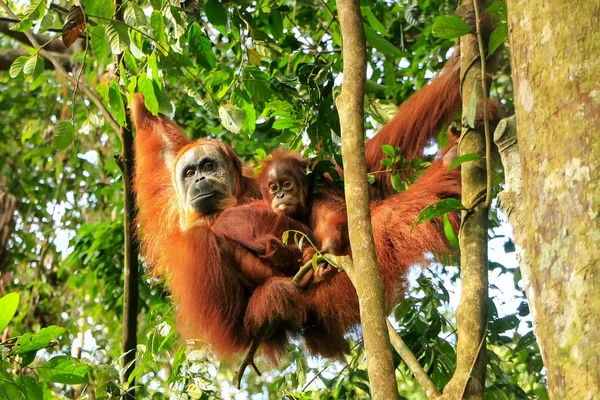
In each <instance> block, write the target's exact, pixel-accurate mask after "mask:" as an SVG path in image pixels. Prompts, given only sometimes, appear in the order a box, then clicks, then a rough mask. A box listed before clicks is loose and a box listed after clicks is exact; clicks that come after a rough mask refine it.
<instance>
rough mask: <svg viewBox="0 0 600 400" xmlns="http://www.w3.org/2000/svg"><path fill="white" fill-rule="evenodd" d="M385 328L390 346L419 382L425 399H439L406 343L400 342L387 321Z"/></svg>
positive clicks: (427, 376) (398, 336)
mask: <svg viewBox="0 0 600 400" xmlns="http://www.w3.org/2000/svg"><path fill="white" fill-rule="evenodd" d="M387 328H388V333H389V335H390V340H391V342H392V346H394V349H395V350H396V352H397V353H398V355H399V356H400V358H401V359H402V361H404V364H406V366H407V367H408V369H409V370H410V372H412V374H413V376H414V377H415V379H416V380H417V382H419V385H421V387H422V388H423V390H425V394H426V395H427V398H428V399H437V398H438V397H440V396H441V394H440V392H438V390H437V388H436V387H435V385H434V384H433V381H432V380H431V378H429V375H427V372H425V370H423V367H421V364H419V361H418V360H417V358H416V357H415V355H414V354H413V352H412V351H410V349H409V348H408V346H407V345H406V343H404V340H402V338H401V337H400V335H399V334H398V332H396V330H395V329H394V327H393V326H392V324H391V323H390V321H389V319H388V320H387Z"/></svg>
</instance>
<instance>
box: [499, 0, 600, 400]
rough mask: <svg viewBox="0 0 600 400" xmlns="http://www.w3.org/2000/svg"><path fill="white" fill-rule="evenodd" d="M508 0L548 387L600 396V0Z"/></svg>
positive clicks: (528, 268)
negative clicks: (568, 0)
mask: <svg viewBox="0 0 600 400" xmlns="http://www.w3.org/2000/svg"><path fill="white" fill-rule="evenodd" d="M507 3H508V17H509V18H508V19H509V39H510V43H511V63H512V70H513V82H514V86H515V107H516V116H517V128H518V129H517V134H518V139H519V151H520V161H521V169H522V184H523V210H524V211H523V224H524V227H525V228H524V238H523V239H524V240H522V241H521V242H522V245H523V247H524V248H525V251H526V254H527V260H528V262H527V263H526V264H524V265H522V266H521V268H522V273H523V281H524V284H525V287H526V292H527V297H528V299H529V302H530V308H531V310H532V316H533V320H534V327H535V332H536V335H537V338H538V342H539V345H540V350H541V352H542V357H543V359H544V364H545V366H546V368H547V376H548V385H549V393H550V397H551V398H555V399H594V398H600V372H599V371H600V368H599V366H600V330H599V329H598V325H599V323H600V291H599V288H600V218H599V212H600V184H599V182H600V84H599V78H598V77H599V76H600V57H599V54H600V2H598V1H573V2H564V1H559V0H527V1H525V0H508V1H507Z"/></svg>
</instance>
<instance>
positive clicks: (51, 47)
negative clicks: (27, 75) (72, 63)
mask: <svg viewBox="0 0 600 400" xmlns="http://www.w3.org/2000/svg"><path fill="white" fill-rule="evenodd" d="M14 21H16V22H19V20H18V19H15V20H14ZM14 24H15V22H8V21H0V33H2V34H4V35H6V36H9V37H11V38H13V39H15V40H16V41H19V42H21V43H23V44H26V45H27V46H31V47H35V46H34V45H33V44H32V43H31V40H29V38H28V37H27V34H25V33H23V32H16V31H11V30H10V27H11V26H13V25H14ZM31 35H32V36H33V37H34V38H35V41H36V42H37V43H48V44H47V45H45V46H44V49H46V50H48V51H52V52H54V53H71V51H70V50H69V49H67V46H65V45H64V43H63V42H62V41H60V40H52V38H51V37H49V36H46V35H34V34H31ZM51 40H52V41H51Z"/></svg>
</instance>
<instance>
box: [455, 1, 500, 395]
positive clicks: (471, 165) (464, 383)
mask: <svg viewBox="0 0 600 400" xmlns="http://www.w3.org/2000/svg"><path fill="white" fill-rule="evenodd" d="M459 8H460V9H461V10H460V14H463V15H467V14H470V13H473V14H474V13H475V11H474V10H475V8H474V4H473V2H472V1H470V0H465V1H462V2H461V5H460V7H459ZM457 12H458V10H457ZM460 52H461V59H460V68H461V97H462V101H463V107H462V115H463V128H462V132H461V137H460V141H459V146H458V155H459V156H462V155H465V154H469V153H476V154H478V155H479V156H480V158H479V159H477V160H473V161H469V162H466V163H463V164H462V166H461V183H462V203H463V205H464V206H465V207H466V208H467V209H468V211H466V212H465V211H463V213H462V222H461V227H460V234H459V244H460V265H461V274H460V276H461V280H462V288H461V296H460V303H459V305H458V309H457V310H456V328H457V330H458V342H457V350H456V356H457V358H456V371H455V372H454V375H453V376H452V379H451V380H450V382H449V383H448V385H446V387H445V388H444V398H445V399H463V398H464V399H473V400H474V399H482V398H483V392H484V388H485V373H486V362H487V357H486V346H485V338H486V328H487V309H488V254H487V245H488V233H487V231H488V211H489V208H488V205H487V204H488V203H487V201H486V199H487V196H488V195H489V193H486V192H487V188H488V187H487V181H488V176H487V168H486V134H485V129H484V126H483V125H484V124H483V123H482V122H481V121H474V122H475V123H473V121H471V124H473V125H475V126H469V125H468V123H467V122H468V121H467V120H468V117H467V114H468V110H469V103H470V100H471V97H472V96H475V98H476V104H478V105H479V106H478V108H483V110H484V112H483V113H478V114H480V116H481V117H483V115H484V114H485V112H487V108H484V107H483V104H484V103H485V104H487V90H488V89H487V88H488V86H487V84H486V85H482V82H483V79H482V65H481V64H482V63H481V57H480V47H479V44H478V39H477V35H476V34H474V33H469V34H467V35H464V36H461V38H460ZM484 76H486V75H485V73H484ZM486 81H487V76H486ZM484 87H485V91H486V92H485V96H484ZM484 99H486V101H485V102H484ZM488 140H491V138H488Z"/></svg>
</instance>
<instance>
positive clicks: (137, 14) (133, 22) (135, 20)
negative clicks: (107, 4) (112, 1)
mask: <svg viewBox="0 0 600 400" xmlns="http://www.w3.org/2000/svg"><path fill="white" fill-rule="evenodd" d="M123 18H124V20H125V23H126V24H127V25H130V26H145V25H146V24H147V23H148V18H146V14H145V13H144V10H143V9H142V7H140V6H138V5H137V4H135V3H134V2H129V5H128V7H127V9H126V10H125V13H124V14H123Z"/></svg>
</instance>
